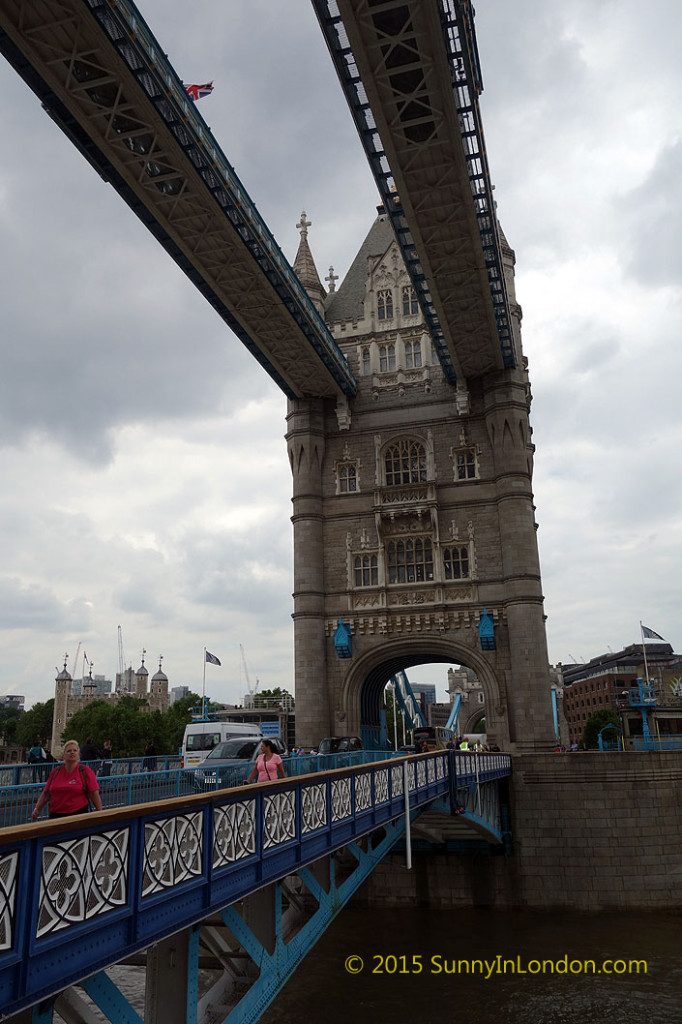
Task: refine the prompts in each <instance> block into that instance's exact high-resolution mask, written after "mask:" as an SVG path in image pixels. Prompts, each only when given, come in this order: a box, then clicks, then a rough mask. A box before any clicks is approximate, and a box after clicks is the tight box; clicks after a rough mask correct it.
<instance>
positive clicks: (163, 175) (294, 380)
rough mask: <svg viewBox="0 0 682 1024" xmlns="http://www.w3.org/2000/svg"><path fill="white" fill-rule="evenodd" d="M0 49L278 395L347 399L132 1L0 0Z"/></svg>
mask: <svg viewBox="0 0 682 1024" xmlns="http://www.w3.org/2000/svg"><path fill="white" fill-rule="evenodd" d="M0 48H1V49H2V51H3V52H4V53H5V56H7V58H8V59H9V60H10V62H11V63H12V64H13V65H14V67H15V68H16V70H17V71H18V72H19V73H20V74H21V75H22V77H23V78H24V79H25V80H26V81H27V82H28V84H29V85H30V86H31V88H32V89H33V90H34V91H35V92H36V93H37V94H38V95H39V96H40V98H41V100H42V102H43V105H44V107H45V108H46V110H47V111H48V113H49V114H50V115H51V116H52V117H53V119H54V120H55V121H56V122H57V123H58V124H59V126H60V127H61V128H62V129H63V130H64V131H65V133H66V134H67V135H68V136H69V138H70V139H71V141H72V142H73V143H74V144H75V145H76V146H77V147H78V148H79V150H80V151H81V152H82V153H83V155H84V156H85V157H86V158H87V159H88V160H89V161H90V162H91V163H92V164H93V166H94V167H95V168H96V169H97V170H98V172H99V173H100V174H101V175H102V176H103V177H104V178H105V179H107V180H109V181H110V182H111V184H112V185H113V186H114V187H115V188H116V189H117V191H118V192H119V193H120V194H121V195H122V197H123V198H124V199H125V200H126V202H127V203H128V204H129V205H130V206H131V207H132V208H133V210H134V211H135V213H136V214H137V215H138V216H139V217H140V219H141V220H142V221H143V222H144V223H145V224H146V225H147V227H148V228H149V230H150V231H151V232H152V233H153V234H154V236H155V237H156V238H157V239H158V240H159V241H160V242H161V244H162V245H163V246H164V247H165V248H166V249H167V251H168V252H169V253H170V254H171V255H172V256H173V258H174V259H175V260H176V262H177V263H178V264H179V265H180V266H181V267H182V269H183V270H184V271H185V273H186V274H187V275H188V276H189V277H190V279H191V280H192V281H193V282H194V283H195V284H196V285H197V287H198V288H199V290H200V291H201V292H202V294H204V295H205V297H206V298H207V299H208V301H209V302H210V303H211V305H212V306H214V308H215V309H216V311H217V312H218V313H219V314H220V316H222V317H223V319H224V320H225V321H226V322H227V323H228V324H229V326H230V327H231V328H232V329H233V330H234V331H235V333H236V334H237V336H238V337H239V338H240V339H241V341H242V342H243V343H244V344H245V345H246V347H247V348H248V349H249V350H250V351H251V353H252V354H253V355H254V356H255V358H256V359H257V360H258V361H259V362H260V363H261V364H262V365H263V366H264V367H265V369H266V370H267V371H268V373H269V374H270V375H271V376H272V377H273V379H274V380H275V381H276V382H277V384H278V385H279V386H280V387H281V389H282V390H283V391H284V392H285V393H286V394H287V395H288V396H289V397H297V396H303V395H316V396H324V395H330V396H336V395H338V394H339V393H340V392H343V393H345V394H346V395H352V394H354V392H355V383H354V380H353V377H352V374H351V372H350V370H349V368H348V364H347V363H346V360H345V358H344V356H343V354H342V353H341V350H340V349H339V348H338V346H337V345H336V343H335V342H334V340H333V338H332V337H331V334H330V333H329V331H328V329H327V327H326V325H325V324H324V322H323V320H322V318H321V317H320V315H319V313H318V312H317V310H316V308H315V306H314V305H313V303H312V302H311V300H310V298H309V297H308V295H307V293H306V292H305V289H304V288H303V287H302V286H301V284H300V282H299V281H298V278H297V277H296V275H295V274H294V272H293V270H292V269H291V267H290V266H289V264H288V263H287V261H286V260H285V258H284V256H283V255H282V253H281V251H280V250H279V248H278V246H277V244H276V242H275V241H274V239H273V237H272V235H271V234H270V232H269V230H268V228H267V226H266V225H265V223H264V222H263V220H262V219H261V217H260V215H259V214H258V212H257V210H256V208H255V206H254V205H253V203H252V202H251V200H250V198H249V196H248V194H247V193H246V191H245V189H244V187H243V185H242V184H241V182H240V181H239V179H238V178H237V176H236V174H235V173H234V170H233V169H232V168H231V166H230V165H229V163H228V162H227V160H226V158H225V156H224V154H223V153H222V151H221V150H220V147H219V146H218V144H217V143H216V141H215V139H214V138H213V136H212V135H211V132H210V130H209V129H208V128H207V126H206V125H205V123H204V121H203V119H202V118H201V116H200V115H199V114H198V113H197V112H196V110H195V109H194V104H193V103H192V102H191V101H190V100H189V98H188V96H187V94H186V92H185V90H184V88H183V86H182V83H181V81H180V80H179V78H178V77H177V75H176V74H175V72H174V71H173V69H172V67H171V65H170V64H169V63H168V61H167V60H166V58H165V56H164V54H163V51H162V50H161V48H160V47H159V45H158V43H157V42H156V40H155V39H154V37H153V36H152V34H151V32H150V31H149V29H148V28H147V26H146V25H145V23H144V22H143V21H142V20H141V18H140V17H139V14H138V13H137V10H136V8H135V7H134V5H133V4H131V3H129V2H128V0H109V2H108V3H103V2H101V0H50V2H47V0H7V2H3V3H2V6H1V8H0ZM112 287H115V285H113V284H112Z"/></svg>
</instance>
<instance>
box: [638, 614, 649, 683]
mask: <svg viewBox="0 0 682 1024" xmlns="http://www.w3.org/2000/svg"><path fill="white" fill-rule="evenodd" d="M639 632H640V634H641V637H642V654H643V655H644V673H645V675H646V684H647V686H650V685H651V684H650V683H649V666H648V664H647V660H646V644H645V643H644V628H643V626H642V620H641V619H640V620H639Z"/></svg>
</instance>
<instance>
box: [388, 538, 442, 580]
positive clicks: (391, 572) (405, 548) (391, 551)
mask: <svg viewBox="0 0 682 1024" xmlns="http://www.w3.org/2000/svg"><path fill="white" fill-rule="evenodd" d="M386 555H387V560H388V582H389V583H424V582H425V581H427V580H432V579H433V548H432V546H431V541H430V540H429V538H428V537H415V538H412V537H410V538H409V539H408V540H392V541H389V543H388V545H387V547H386Z"/></svg>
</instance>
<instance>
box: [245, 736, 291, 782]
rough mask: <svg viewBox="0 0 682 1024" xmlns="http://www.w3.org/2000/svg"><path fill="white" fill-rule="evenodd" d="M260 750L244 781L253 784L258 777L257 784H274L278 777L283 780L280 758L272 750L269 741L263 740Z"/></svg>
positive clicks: (282, 767)
mask: <svg viewBox="0 0 682 1024" xmlns="http://www.w3.org/2000/svg"><path fill="white" fill-rule="evenodd" d="M260 749H261V753H260V754H259V755H258V757H257V758H256V763H255V765H254V766H253V769H252V771H251V774H250V775H249V777H248V779H247V780H246V781H247V782H253V780H254V779H255V778H256V776H258V782H274V780H275V779H276V778H277V777H278V776H279V778H280V779H283V778H284V765H283V764H282V758H281V757H280V756H279V754H276V753H275V751H274V750H273V749H272V743H271V742H270V740H263V742H262V743H261V745H260Z"/></svg>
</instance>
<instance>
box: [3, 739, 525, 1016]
mask: <svg viewBox="0 0 682 1024" xmlns="http://www.w3.org/2000/svg"><path fill="white" fill-rule="evenodd" d="M452 756H453V755H452V754H450V752H446V751H436V752H434V753H432V754H428V755H422V756H420V757H412V758H400V759H398V760H392V759H388V760H386V759H384V760H383V761H379V762H377V763H374V764H368V765H356V766H355V767H348V768H345V769H340V770H337V771H331V772H323V773H317V774H315V775H312V776H303V777H301V778H300V779H298V778H286V779H282V780H279V781H277V782H273V783H266V784H263V785H259V786H254V787H253V788H247V787H241V788H238V789H234V790H223V791H219V792H216V793H212V794H201V795H196V796H194V797H189V798H186V799H184V800H182V801H181V802H180V804H179V805H178V806H174V805H172V804H163V805H160V806H158V805H157V806H149V807H147V806H145V805H141V806H137V807H134V808H130V809H129V810H128V811H127V812H122V811H115V810H112V811H104V812H103V813H101V814H96V815H89V816H79V817H76V818H71V819H61V820H59V821H51V822H45V823H41V824H39V825H35V826H33V827H31V828H29V829H27V831H26V833H24V831H23V830H21V829H19V830H17V829H6V830H5V831H4V832H2V833H0V895H1V896H2V900H0V918H1V920H0V924H1V926H2V930H1V932H0V936H1V942H0V1006H2V1007H3V1012H5V1013H8V1014H11V1013H14V1012H17V1011H18V1010H20V1009H22V1008H23V1007H25V1006H30V1005H33V1004H35V1003H36V1002H38V1001H40V1000H42V999H43V998H46V997H48V996H50V995H53V994H55V993H56V992H59V991H61V990H62V989H64V988H65V987H68V986H69V985H70V984H73V983H74V982H76V981H79V980H80V979H82V978H84V977H86V976H88V975H91V974H93V973H95V972H96V971H99V970H101V969H103V968H105V967H107V966H109V965H110V964H112V963H116V962H117V961H118V960H120V959H121V958H122V957H124V956H126V955H128V954H130V953H132V952H134V951H136V950H139V949H144V948H146V947H147V946H149V945H150V944H152V943H154V942H157V941H159V940H160V939H161V938H163V937H164V936H167V935H170V934H173V933H174V932H176V931H179V930H181V929H183V928H186V927H188V926H190V925H192V924H194V923H196V922H200V921H202V920H204V919H205V918H206V917H208V916H210V915H211V914H212V913H214V912H215V911H216V910H219V909H221V908H224V907H226V906H228V905H230V904H233V903H235V902H236V901H237V900H240V899H243V898H244V897H245V896H246V895H248V894H249V893H250V892H253V891H254V890H256V889H259V888H262V887H263V886H264V885H267V884H269V883H270V882H273V881H277V880H278V879H280V878H282V877H284V876H285V875H287V874H290V873H291V872H293V871H296V870H299V869H300V868H301V867H302V866H304V865H306V864H309V863H312V862H313V861H315V860H318V859H319V858H320V857H322V856H324V855H325V854H329V853H331V852H333V851H334V850H337V849H340V848H341V847H344V846H347V845H348V844H349V843H353V842H355V841H356V840H358V839H359V838H360V837H362V836H365V835H368V834H369V833H372V832H374V831H375V830H376V829H377V828H379V827H381V826H383V825H386V824H387V823H389V822H391V821H395V820H396V819H398V818H400V817H401V816H403V815H404V814H405V812H406V806H407V805H408V804H409V808H410V812H411V813H414V812H417V811H418V810H419V809H420V808H423V807H426V806H428V805H429V804H430V803H431V802H432V801H434V800H435V799H437V798H439V797H443V796H445V795H446V794H447V792H448V787H449V758H451V757H452ZM480 757H481V760H480V761H479V762H478V765H477V766H476V767H477V776H476V777H479V776H480V775H481V773H482V772H488V771H493V770H494V769H495V766H497V768H496V770H497V772H498V773H499V775H503V774H508V772H509V758H508V757H507V758H506V760H505V757H504V755H498V754H492V755H485V754H483V755H480ZM302 760H304V761H305V760H306V759H305V758H304V759H302ZM465 764H466V765H468V766H469V769H470V768H471V764H475V759H474V758H473V756H472V758H471V762H469V761H464V760H463V761H462V771H464V766H465ZM473 778H474V776H473V775H472V773H471V771H469V774H468V775H461V776H460V775H458V784H463V783H466V782H467V781H468V782H469V783H471V782H473ZM406 787H407V788H406Z"/></svg>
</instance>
